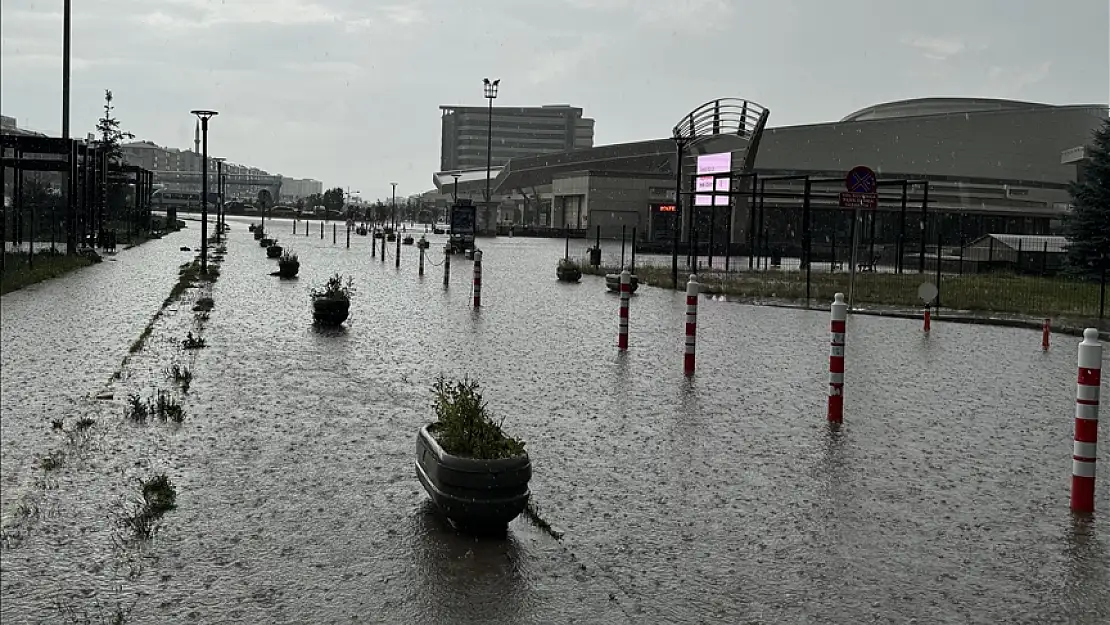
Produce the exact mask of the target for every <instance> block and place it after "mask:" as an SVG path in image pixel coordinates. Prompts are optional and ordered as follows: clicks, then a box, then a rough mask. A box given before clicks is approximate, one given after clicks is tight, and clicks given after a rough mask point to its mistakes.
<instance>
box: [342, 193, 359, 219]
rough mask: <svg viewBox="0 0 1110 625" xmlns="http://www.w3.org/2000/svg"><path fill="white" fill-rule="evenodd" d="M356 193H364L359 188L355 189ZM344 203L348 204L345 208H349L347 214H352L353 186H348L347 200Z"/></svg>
mask: <svg viewBox="0 0 1110 625" xmlns="http://www.w3.org/2000/svg"><path fill="white" fill-rule="evenodd" d="M355 193H362V191H359V190H358V189H355ZM344 204H346V206H345V207H344V208H346V209H347V215H348V216H350V214H351V187H347V201H346V202H344Z"/></svg>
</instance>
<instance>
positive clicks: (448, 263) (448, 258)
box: [443, 245, 451, 287]
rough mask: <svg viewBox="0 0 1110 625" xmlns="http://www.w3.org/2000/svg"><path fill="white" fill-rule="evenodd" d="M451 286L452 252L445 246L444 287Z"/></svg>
mask: <svg viewBox="0 0 1110 625" xmlns="http://www.w3.org/2000/svg"><path fill="white" fill-rule="evenodd" d="M449 284H451V250H450V249H449V248H448V247H447V246H446V245H444V246H443V286H445V287H446V286H448V285H449Z"/></svg>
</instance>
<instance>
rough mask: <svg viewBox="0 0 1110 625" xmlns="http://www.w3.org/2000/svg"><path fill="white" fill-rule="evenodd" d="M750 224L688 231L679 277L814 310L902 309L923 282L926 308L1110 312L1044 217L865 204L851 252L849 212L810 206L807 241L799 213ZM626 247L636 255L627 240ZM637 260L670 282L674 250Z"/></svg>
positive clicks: (1093, 315) (612, 254)
mask: <svg viewBox="0 0 1110 625" xmlns="http://www.w3.org/2000/svg"><path fill="white" fill-rule="evenodd" d="M698 219H699V221H706V220H705V218H704V217H699V218H698ZM1000 219H1001V220H1000ZM755 221H756V222H757V224H759V223H761V225H762V227H761V228H759V229H757V230H756V231H755V232H753V233H752V234H751V236H750V238H749V242H748V243H745V244H744V245H727V244H726V243H725V242H724V240H725V239H726V235H725V233H727V232H728V231H729V230H728V228H729V227H730V225H729V224H727V223H723V222H722V223H721V224H720V226H719V233H718V234H717V237H716V238H717V239H718V241H713V242H712V244H711V243H710V237H709V236H703V237H702V238H703V239H706V240H704V241H701V242H699V241H698V240H697V236H696V232H695V236H694V237H691V238H692V239H693V240H692V242H691V243H690V244H685V243H684V244H682V245H681V246H680V253H679V256H678V264H679V267H680V269H681V270H680V274H679V275H680V281H681V279H682V277H683V276H685V275H686V274H688V273H697V274H699V276H700V277H701V278H702V279H703V280H704V281H708V283H713V282H716V283H719V288H721V290H723V291H726V292H728V293H732V294H735V295H738V296H741V297H744V298H748V299H752V300H788V301H793V302H797V303H804V304H808V305H812V306H821V305H823V303H825V302H828V301H831V300H832V296H833V294H834V293H836V292H844V293H849V292H850V291H851V292H852V295H853V300H854V301H853V303H854V304H855V305H856V306H864V307H890V308H900V309H909V308H920V307H922V305H923V302H922V301H921V300H920V299H919V298H918V288H919V287H920V286H921V284H922V283H924V282H929V283H932V284H934V285H936V287H937V290H938V291H939V295H938V296H937V299H936V301H935V302H933V305H935V306H938V307H943V308H945V309H948V310H950V311H967V312H968V313H971V314H1004V315H1016V316H1026V317H1038V318H1039V317H1066V318H1069V319H1075V320H1077V321H1078V320H1093V319H1098V320H1100V321H1101V320H1105V319H1106V316H1107V302H1106V299H1107V293H1106V273H1107V271H1106V267H1105V266H1104V267H1103V269H1102V270H1101V271H1098V272H1095V273H1094V274H1089V273H1088V274H1086V275H1080V274H1076V273H1074V272H1072V271H1071V270H1070V269H1069V267H1068V266H1067V263H1066V245H1067V242H1066V240H1065V239H1064V238H1063V237H1060V236H1052V235H1048V234H1046V230H1047V224H1046V223H1045V221H1037V220H1032V219H1026V218H1020V217H1014V218H1009V219H1008V220H1007V219H1004V218H995V217H984V216H982V215H976V214H969V213H963V212H949V211H936V210H932V211H929V212H928V213H924V214H913V213H911V216H907V214H906V213H905V212H898V211H888V212H883V211H878V210H876V211H863V212H861V213H860V217H859V222H858V223H857V224H856V226H857V227H856V241H857V244H856V246H855V250H854V255H853V249H852V247H853V246H852V230H853V223H852V222H853V213H852V211H848V210H836V209H831V208H812V209H811V214H810V224H809V228H808V234H809V237H808V240H807V237H806V236H805V234H806V233H807V229H806V228H804V223H803V222H804V219H803V216H802V215H801V210H799V209H792V208H785V209H783V208H777V209H776V211H775V214H774V217H773V219H772V218H771V216H770V215H763V216H760V217H759V219H758V220H755ZM995 228H999V229H1001V230H1003V231H1002V232H995V231H992V230H993V229H995ZM628 247H629V250H628V255H627V259H628V260H631V258H632V251H631V247H632V241H631V237H629V245H628ZM635 259H636V260H635V263H636V265H637V267H638V273H640V274H642V275H644V276H645V277H647V275H648V274H652V276H653V277H654V278H655V282H657V283H663V284H668V285H669V284H670V270H671V263H672V256H671V254H666V253H658V249H656V253H643V250H640V251H639V252H638V253H637V254H636V256H635ZM853 259H854V260H855V263H854V269H855V278H854V281H853V279H852V269H853V262H852V261H853ZM628 260H626V264H628ZM618 263H619V260H618V258H617V254H616V251H615V250H614V249H613V248H609V249H607V250H606V254H604V258H603V264H605V265H609V266H613V265H616V264H618ZM1105 264H1106V263H1104V265H1105ZM853 282H854V284H853ZM853 286H854V288H853Z"/></svg>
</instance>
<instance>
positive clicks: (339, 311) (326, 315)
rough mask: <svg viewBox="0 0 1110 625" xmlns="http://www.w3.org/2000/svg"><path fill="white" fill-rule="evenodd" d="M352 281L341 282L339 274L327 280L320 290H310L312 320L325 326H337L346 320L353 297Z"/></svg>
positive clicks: (349, 279)
mask: <svg viewBox="0 0 1110 625" xmlns="http://www.w3.org/2000/svg"><path fill="white" fill-rule="evenodd" d="M354 292H355V287H354V280H353V279H351V278H350V277H349V276H348V277H347V279H346V280H343V278H342V277H340V275H339V274H335V275H334V276H332V277H330V278H328V281H327V282H326V283H324V288H322V289H315V288H314V289H312V290H311V291H310V294H311V295H312V319H313V320H314V321H315V322H316V323H318V324H320V325H326V326H337V325H339V324H341V323H343V322H344V321H346V320H347V314H348V313H349V312H350V310H351V295H354Z"/></svg>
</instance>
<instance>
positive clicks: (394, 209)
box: [389, 182, 397, 230]
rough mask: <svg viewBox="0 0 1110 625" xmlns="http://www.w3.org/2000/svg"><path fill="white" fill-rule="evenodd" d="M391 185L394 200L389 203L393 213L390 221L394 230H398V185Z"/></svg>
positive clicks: (392, 183)
mask: <svg viewBox="0 0 1110 625" xmlns="http://www.w3.org/2000/svg"><path fill="white" fill-rule="evenodd" d="M389 184H391V185H393V199H392V200H390V201H389V206H390V209H389V211H390V213H391V215H390V218H389V220H390V224H391V225H392V226H393V229H394V230H397V183H396V182H391V183H389Z"/></svg>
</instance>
